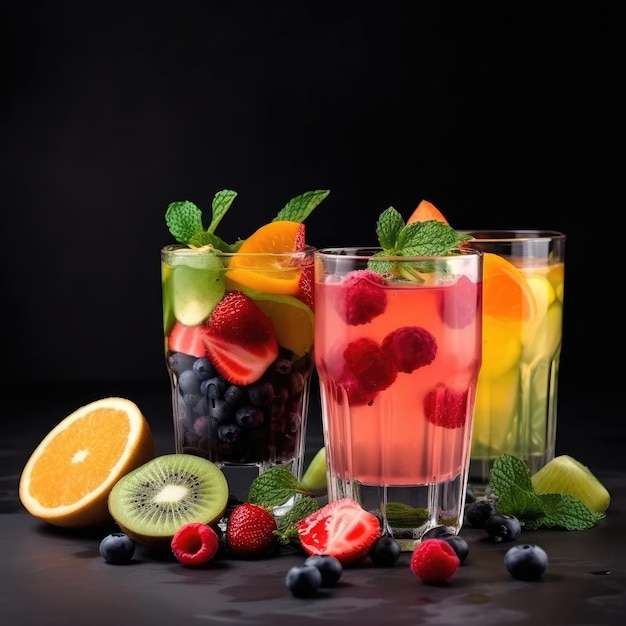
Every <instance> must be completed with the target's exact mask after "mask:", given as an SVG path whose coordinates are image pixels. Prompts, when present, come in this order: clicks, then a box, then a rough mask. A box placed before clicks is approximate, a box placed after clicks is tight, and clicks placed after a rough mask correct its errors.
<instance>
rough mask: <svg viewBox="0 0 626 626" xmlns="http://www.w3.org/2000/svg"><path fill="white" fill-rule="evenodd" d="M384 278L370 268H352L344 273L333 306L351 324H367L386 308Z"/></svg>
mask: <svg viewBox="0 0 626 626" xmlns="http://www.w3.org/2000/svg"><path fill="white" fill-rule="evenodd" d="M385 284H386V283H385V279H384V278H383V277H382V276H381V275H380V274H377V273H376V272H372V271H371V270H354V271H352V272H349V273H348V274H346V275H345V277H344V279H343V281H342V283H341V286H342V289H340V290H337V297H336V299H335V300H334V305H335V308H336V309H337V311H338V313H339V314H340V315H341V316H342V317H343V319H344V320H345V321H346V322H347V323H348V324H350V325H351V326H358V325H360V324H368V323H369V322H371V321H372V320H373V319H374V318H375V317H378V316H379V315H382V314H383V313H384V311H385V309H386V308H387V294H386V293H385V290H384V289H382V287H381V285H385Z"/></svg>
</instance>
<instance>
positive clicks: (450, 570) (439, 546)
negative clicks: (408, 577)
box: [411, 539, 461, 585]
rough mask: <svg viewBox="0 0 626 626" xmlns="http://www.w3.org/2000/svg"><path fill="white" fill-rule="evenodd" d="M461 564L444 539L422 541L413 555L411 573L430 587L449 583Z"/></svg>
mask: <svg viewBox="0 0 626 626" xmlns="http://www.w3.org/2000/svg"><path fill="white" fill-rule="evenodd" d="M460 564H461V562H460V561H459V557H458V556H457V555H456V552H455V551H454V549H453V548H452V546H451V545H450V544H449V543H448V542H447V541H444V540H443V539H426V540H422V542H421V543H420V544H419V545H418V546H417V548H415V550H414V551H413V554H412V555H411V571H412V572H413V573H414V574H415V575H416V576H417V577H418V578H421V579H422V581H423V582H425V583H428V584H430V585H440V584H443V583H445V582H447V581H448V580H449V579H450V578H451V577H452V576H453V574H454V573H455V572H456V570H457V569H458V568H459V565H460Z"/></svg>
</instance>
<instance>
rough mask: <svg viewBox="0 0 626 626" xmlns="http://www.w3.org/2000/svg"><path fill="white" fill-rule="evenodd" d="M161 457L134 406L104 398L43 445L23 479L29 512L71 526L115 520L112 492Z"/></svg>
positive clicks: (70, 419)
mask: <svg viewBox="0 0 626 626" xmlns="http://www.w3.org/2000/svg"><path fill="white" fill-rule="evenodd" d="M154 457H155V449H154V441H153V438H152V432H151V430H150V426H149V425H148V422H147V421H146V418H145V417H144V416H143V414H142V413H141V411H140V410H139V408H138V407H137V405H136V404H135V403H134V402H131V401H130V400H127V399H125V398H104V399H102V400H96V401H95V402H91V403H90V404H86V405H85V406H83V407H81V408H79V409H77V410H76V411H74V412H73V413H71V414H70V415H68V416H67V417H65V418H64V419H63V420H62V421H61V422H59V424H57V425H56V426H55V427H54V428H53V429H52V430H51V431H50V432H49V433H48V435H46V437H45V438H44V439H43V440H42V441H41V443H40V444H39V445H38V446H37V448H36V449H35V450H34V452H33V453H32V454H31V456H30V458H29V459H28V461H27V463H26V465H25V467H24V469H23V471H22V474H21V476H20V484H19V497H20V501H21V502H22V504H23V505H24V507H25V508H26V510H27V511H28V512H29V513H30V514H31V515H33V516H34V517H38V518H40V519H42V520H44V521H46V522H48V523H50V524H53V525H55V526H61V527H65V528H87V527H97V526H99V525H103V524H105V523H107V522H110V521H111V516H110V513H109V511H108V503H107V500H108V497H109V492H110V491H111V489H112V488H113V486H114V485H115V483H116V482H117V481H118V480H119V479H120V478H121V477H122V476H124V475H125V474H127V473H128V472H130V471H131V470H133V469H135V468H136V467H139V466H140V465H143V464H144V463H146V462H147V461H149V460H151V459H153V458H154Z"/></svg>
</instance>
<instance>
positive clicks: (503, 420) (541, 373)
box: [467, 230, 565, 495]
mask: <svg viewBox="0 0 626 626" xmlns="http://www.w3.org/2000/svg"><path fill="white" fill-rule="evenodd" d="M467 234H469V235H471V236H472V237H474V240H473V241H471V242H469V244H468V245H470V246H471V247H472V248H474V249H476V250H480V251H481V252H483V253H484V281H483V360H482V368H481V371H480V375H479V377H478V387H477V391H476V408H475V412H474V431H473V436H472V453H471V465H470V484H471V485H472V487H473V488H474V490H475V491H476V494H477V495H482V494H485V493H487V492H488V483H489V473H490V471H491V467H492V465H493V461H494V459H495V458H496V457H498V456H500V455H502V454H505V453H506V454H511V455H514V456H516V457H518V458H521V459H523V460H524V461H526V462H527V464H528V468H529V470H530V473H531V475H532V474H534V473H535V472H537V471H538V470H539V469H541V468H542V467H543V466H544V465H545V464H546V463H547V462H548V461H550V460H551V459H552V458H554V455H555V443H556V426H557V397H558V394H557V387H558V376H559V360H560V354H561V339H562V322H563V284H564V283H563V281H564V267H565V266H564V253H565V235H564V234H563V233H560V232H554V231H542V230H507V231H494V230H491V231H467Z"/></svg>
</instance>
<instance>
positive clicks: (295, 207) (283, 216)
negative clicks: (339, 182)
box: [272, 189, 330, 223]
mask: <svg viewBox="0 0 626 626" xmlns="http://www.w3.org/2000/svg"><path fill="white" fill-rule="evenodd" d="M329 193H330V191H329V190H328V189H321V190H317V191H306V192H305V193H303V194H301V195H299V196H296V197H295V198H292V199H291V200H289V202H287V204H286V205H285V206H284V207H283V208H282V209H281V210H280V211H279V212H278V215H277V216H276V217H275V218H274V219H273V220H272V222H277V221H279V220H286V221H289V222H299V223H301V222H304V220H305V219H306V218H307V217H308V216H309V215H310V214H311V213H312V212H313V209H315V207H317V206H318V205H319V204H320V203H321V202H322V201H323V200H325V199H326V197H327V196H328V194H329Z"/></svg>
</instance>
